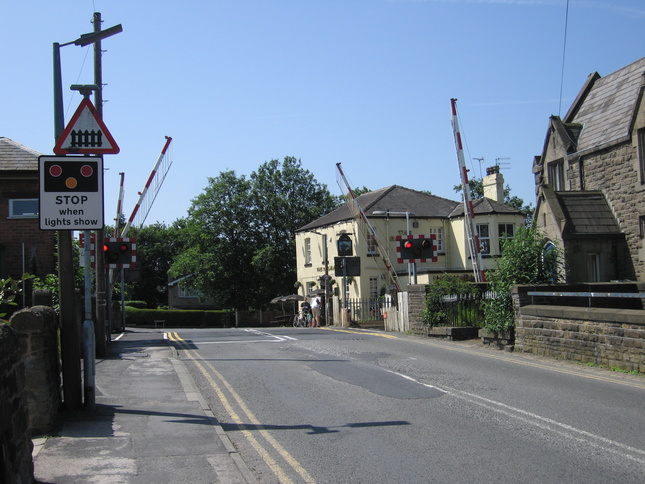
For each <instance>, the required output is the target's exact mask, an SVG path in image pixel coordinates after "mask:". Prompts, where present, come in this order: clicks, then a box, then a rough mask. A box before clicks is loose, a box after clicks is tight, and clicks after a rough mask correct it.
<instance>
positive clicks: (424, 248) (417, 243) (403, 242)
mask: <svg viewBox="0 0 645 484" xmlns="http://www.w3.org/2000/svg"><path fill="white" fill-rule="evenodd" d="M398 259H399V261H400V262H402V261H404V260H408V261H410V262H415V261H419V262H425V261H426V259H430V260H433V259H434V246H433V244H432V239H426V238H425V237H422V238H418V239H413V238H403V237H401V238H400V239H399V258H398Z"/></svg>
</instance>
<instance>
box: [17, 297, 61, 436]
mask: <svg viewBox="0 0 645 484" xmlns="http://www.w3.org/2000/svg"><path fill="white" fill-rule="evenodd" d="M10 323H11V327H12V328H13V329H14V330H15V331H16V333H17V334H18V336H19V341H20V348H21V350H22V355H23V362H24V366H25V379H26V385H25V391H26V396H27V401H28V404H29V428H30V430H31V433H32V435H41V434H44V433H47V432H49V431H50V430H52V429H53V428H54V425H55V420H56V416H57V414H58V411H59V408H60V402H61V399H60V384H61V382H60V364H59V361H60V360H59V355H58V332H57V329H58V318H57V316H56V313H55V312H54V310H53V309H52V308H50V307H48V306H34V307H32V308H28V309H23V310H21V311H18V312H16V313H14V314H13V316H12V317H11V319H10Z"/></svg>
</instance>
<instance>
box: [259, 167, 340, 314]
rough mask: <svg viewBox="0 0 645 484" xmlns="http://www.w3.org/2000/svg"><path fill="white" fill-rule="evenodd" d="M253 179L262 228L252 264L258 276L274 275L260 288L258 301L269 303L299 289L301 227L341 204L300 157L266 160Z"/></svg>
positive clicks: (260, 226)
mask: <svg viewBox="0 0 645 484" xmlns="http://www.w3.org/2000/svg"><path fill="white" fill-rule="evenodd" d="M251 182H252V188H251V196H252V199H253V203H254V207H255V208H254V213H255V221H256V223H257V224H258V229H259V230H258V233H257V236H258V238H257V246H256V247H257V250H256V251H255V253H254V256H253V260H252V264H253V267H254V269H255V270H256V272H257V273H258V277H260V278H262V279H265V278H266V277H269V279H268V280H264V281H263V283H262V284H261V285H260V287H259V288H258V289H259V293H258V297H259V298H260V300H259V301H258V302H262V301H264V302H266V301H268V300H270V299H271V298H272V297H274V296H276V291H279V292H280V293H282V294H288V291H289V288H293V283H294V281H295V280H296V246H295V239H294V237H293V234H294V232H295V231H296V229H298V228H299V227H302V226H303V225H306V224H308V223H310V222H311V221H313V220H315V219H317V218H319V217H321V216H322V215H324V214H325V213H328V212H330V211H331V210H333V209H334V207H335V204H334V200H333V197H332V196H331V194H330V193H329V190H328V189H327V186H326V185H324V184H320V183H318V182H317V181H316V179H315V178H314V176H313V174H312V173H311V172H310V171H309V170H306V169H304V168H303V167H302V164H301V162H300V160H298V159H296V158H294V157H290V156H289V157H285V158H284V160H283V161H282V162H279V161H278V160H271V161H268V162H266V163H263V164H262V165H261V166H260V167H259V168H258V170H257V171H256V172H254V173H252V174H251Z"/></svg>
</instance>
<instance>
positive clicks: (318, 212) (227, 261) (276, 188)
mask: <svg viewBox="0 0 645 484" xmlns="http://www.w3.org/2000/svg"><path fill="white" fill-rule="evenodd" d="M333 208H334V201H333V197H332V196H331V194H330V193H329V191H328V190H327V187H326V186H325V185H322V184H320V183H318V182H317V181H316V180H315V178H314V177H313V175H312V174H311V173H310V172H309V171H308V170H305V169H303V168H302V165H301V162H300V160H297V159H296V158H293V157H286V158H284V160H283V161H282V162H280V161H279V160H271V161H268V162H265V163H263V164H262V165H261V166H260V167H259V168H258V169H257V170H256V171H255V172H253V173H252V174H251V175H250V177H249V178H248V179H247V178H245V177H244V176H237V175H236V174H235V172H234V171H227V172H222V173H220V175H219V176H218V177H216V178H210V179H209V185H208V187H207V188H206V189H205V190H204V193H202V194H200V195H199V196H198V197H196V198H195V199H194V200H193V204H192V206H191V209H190V211H189V213H188V217H187V219H186V226H185V228H184V233H185V238H186V249H185V250H184V251H183V252H182V254H181V255H180V256H179V257H178V258H177V260H176V261H175V263H174V264H173V266H172V269H171V273H172V274H173V275H174V276H177V277H178V276H184V275H188V274H191V275H192V276H193V277H191V279H190V280H191V284H192V285H193V286H194V287H195V288H196V289H198V290H199V291H201V292H202V294H204V295H205V296H210V297H213V298H214V299H215V300H216V301H217V303H218V304H221V305H222V306H223V307H234V308H240V309H245V308H248V307H262V306H265V305H267V304H268V302H269V300H270V299H271V298H273V297H274V296H276V295H278V294H289V293H291V292H293V283H294V281H295V280H296V251H295V240H294V237H293V233H294V231H295V230H296V229H297V228H299V227H301V226H303V225H306V224H308V223H310V222H311V221H313V220H315V219H316V218H318V217H320V216H322V215H324V214H325V213H327V212H329V211H331V210H332V209H333Z"/></svg>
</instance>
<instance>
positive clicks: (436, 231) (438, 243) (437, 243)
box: [430, 227, 445, 254]
mask: <svg viewBox="0 0 645 484" xmlns="http://www.w3.org/2000/svg"><path fill="white" fill-rule="evenodd" d="M430 235H434V236H435V239H434V247H435V250H436V251H437V252H438V253H442V254H443V253H445V249H444V247H443V227H437V228H433V229H430Z"/></svg>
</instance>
